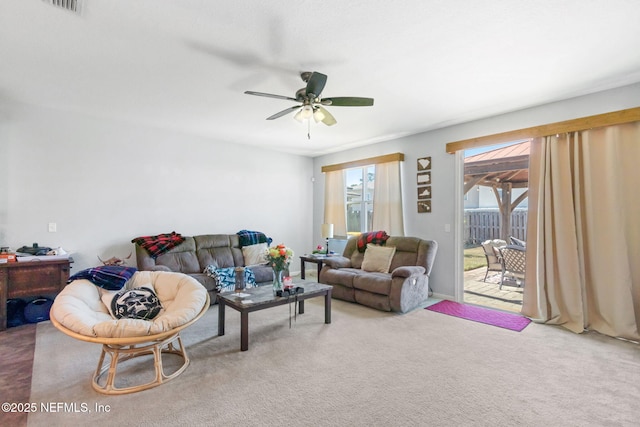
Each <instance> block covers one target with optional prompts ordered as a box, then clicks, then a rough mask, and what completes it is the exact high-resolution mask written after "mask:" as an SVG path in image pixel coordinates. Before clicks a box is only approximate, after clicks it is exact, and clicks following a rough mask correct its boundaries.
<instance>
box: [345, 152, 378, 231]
mask: <svg viewBox="0 0 640 427" xmlns="http://www.w3.org/2000/svg"><path fill="white" fill-rule="evenodd" d="M345 184H346V189H345V190H346V191H345V195H346V204H345V208H346V214H347V234H351V233H364V232H367V231H372V220H373V190H374V186H375V166H374V165H369V166H364V167H359V168H353V169H347V170H345Z"/></svg>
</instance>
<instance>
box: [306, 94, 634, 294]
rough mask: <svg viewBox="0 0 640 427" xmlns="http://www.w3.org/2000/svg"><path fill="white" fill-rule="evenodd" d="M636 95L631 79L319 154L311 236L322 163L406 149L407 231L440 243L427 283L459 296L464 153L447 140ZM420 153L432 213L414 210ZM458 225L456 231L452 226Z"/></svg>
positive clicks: (554, 118) (576, 113) (317, 219)
mask: <svg viewBox="0 0 640 427" xmlns="http://www.w3.org/2000/svg"><path fill="white" fill-rule="evenodd" d="M639 100H640V84H635V85H631V86H626V87H622V88H618V89H614V90H609V91H604V92H600V93H594V94H591V95H588V96H583V97H578V98H573V99H570V100H566V101H561V102H555V103H551V104H546V105H542V106H539V107H535V108H529V109H526V110H521V111H517V112H514V113H509V114H504V115H500V116H495V117H491V118H487V119H483V120H477V121H474V122H469V123H465V124H461V125H456V126H450V127H447V128H443V129H437V130H434V131H430V132H425V133H421V134H419V135H413V136H408V137H404V138H400V139H396V140H393V141H387V142H382V143H379V144H375V145H371V146H368V147H361V148H356V149H352V150H347V151H342V152H339V153H334V154H328V155H324V156H321V157H317V158H315V159H314V177H315V183H314V211H313V213H314V216H313V233H314V234H313V236H314V237H313V241H314V242H318V241H320V240H321V239H320V224H321V223H322V221H323V215H324V210H323V206H324V177H323V174H322V173H321V167H322V166H324V165H329V164H334V163H342V162H347V161H352V160H357V159H361V158H367V157H373V156H378V155H383V154H389V153H395V152H402V153H404V154H405V161H404V169H403V180H404V181H403V182H404V188H403V197H404V207H405V232H406V235H408V236H417V237H422V238H427V239H434V240H436V241H437V242H438V245H439V249H438V254H437V256H436V260H435V266H434V268H433V272H432V275H431V282H430V283H431V287H432V289H433V291H434V293H435V294H436V295H438V296H443V297H449V298H457V297H458V296H460V293H461V288H462V284H461V283H462V282H461V280H462V271H461V269H462V267H461V265H462V251H461V247H460V244H461V242H459V243H458V242H456V239H457V238H459V239H462V237H461V236H462V234H461V233H460V232H459V230H460V229H461V227H462V222H461V216H459V215H458V213H457V211H458V210H460V211H461V210H462V206H463V200H462V196H463V195H462V167H461V162H462V156H461V155H460V156H458V157H457V158H456V156H455V155H451V154H447V153H446V152H445V145H446V144H447V143H449V142H454V141H459V140H463V139H468V138H474V137H479V136H485V135H491V134H495V133H500V132H506V131H510V130H517V129H523V128H527V127H531V126H536V125H542V124H546V123H553V122H558V121H562V120H569V119H574V118H579V117H586V116H590V115H594V114H601V113H606V112H610V111H616V110H621V109H625V108H632V107H638V106H640V101H639ZM374 108H375V107H374ZM424 156H431V160H432V192H433V197H432V213H423V214H418V213H417V210H416V200H417V194H416V191H417V190H416V171H417V166H416V162H417V159H418V158H419V157H424ZM446 224H451V225H452V231H451V232H446V231H445V225H446ZM456 227H457V230H458V233H456V230H455V229H454V228H456ZM457 270H460V271H457Z"/></svg>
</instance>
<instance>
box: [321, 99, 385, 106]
mask: <svg viewBox="0 0 640 427" xmlns="http://www.w3.org/2000/svg"><path fill="white" fill-rule="evenodd" d="M327 101H328V103H325V102H327ZM322 105H331V106H333V107H370V106H372V105H373V98H358V97H355V96H341V97H337V98H323V99H322Z"/></svg>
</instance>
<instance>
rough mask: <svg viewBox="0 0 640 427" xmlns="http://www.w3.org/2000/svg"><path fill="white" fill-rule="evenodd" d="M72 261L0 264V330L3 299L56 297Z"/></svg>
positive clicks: (4, 313) (4, 318)
mask: <svg viewBox="0 0 640 427" xmlns="http://www.w3.org/2000/svg"><path fill="white" fill-rule="evenodd" d="M72 262H73V258H69V259H56V260H51V261H49V260H35V261H25V262H8V263H4V264H0V331H4V330H5V329H7V299H10V298H27V297H39V296H43V295H50V294H57V293H58V292H60V291H61V290H62V288H64V287H65V285H66V284H67V280H68V279H69V270H70V269H71V263H72Z"/></svg>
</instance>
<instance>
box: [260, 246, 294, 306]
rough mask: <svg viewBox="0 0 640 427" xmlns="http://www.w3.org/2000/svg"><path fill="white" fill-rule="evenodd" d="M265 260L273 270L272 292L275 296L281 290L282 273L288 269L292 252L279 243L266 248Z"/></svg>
mask: <svg viewBox="0 0 640 427" xmlns="http://www.w3.org/2000/svg"><path fill="white" fill-rule="evenodd" d="M266 258H267V262H268V263H269V265H270V266H271V269H272V270H273V292H274V294H275V293H276V292H277V291H281V290H282V288H283V275H284V271H285V270H286V269H288V268H289V264H290V263H291V259H292V258H293V251H292V250H291V249H290V248H288V247H286V246H285V245H283V244H282V243H281V244H279V245H276V246H271V247H270V248H268V249H267V254H266Z"/></svg>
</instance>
